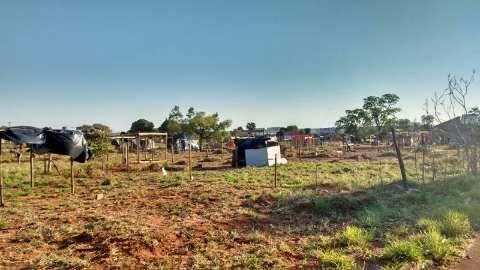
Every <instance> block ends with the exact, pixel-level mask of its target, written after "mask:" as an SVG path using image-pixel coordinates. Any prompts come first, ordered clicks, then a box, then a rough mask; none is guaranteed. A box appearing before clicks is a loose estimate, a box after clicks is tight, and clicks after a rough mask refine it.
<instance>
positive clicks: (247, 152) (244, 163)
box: [232, 137, 287, 167]
mask: <svg viewBox="0 0 480 270" xmlns="http://www.w3.org/2000/svg"><path fill="white" fill-rule="evenodd" d="M234 143H235V151H234V152H233V157H232V163H233V164H232V165H233V166H234V167H237V166H238V167H263V166H272V165H274V164H275V159H276V162H277V164H286V163H287V160H286V159H284V158H282V155H281V151H280V145H279V144H278V142H276V141H272V140H271V139H270V138H269V137H256V138H236V139H235V141H234Z"/></svg>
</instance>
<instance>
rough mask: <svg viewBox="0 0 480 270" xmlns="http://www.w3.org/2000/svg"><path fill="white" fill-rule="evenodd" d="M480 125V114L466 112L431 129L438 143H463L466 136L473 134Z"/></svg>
mask: <svg viewBox="0 0 480 270" xmlns="http://www.w3.org/2000/svg"><path fill="white" fill-rule="evenodd" d="M479 127H480V115H478V114H465V115H462V116H457V117H455V118H453V119H450V120H448V121H445V122H443V123H441V124H438V125H437V126H435V127H434V128H433V130H432V131H431V137H432V139H433V140H435V142H436V143H441V144H462V143H464V141H465V136H472V135H474V134H475V132H478V128H479Z"/></svg>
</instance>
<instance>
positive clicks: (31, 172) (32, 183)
mask: <svg viewBox="0 0 480 270" xmlns="http://www.w3.org/2000/svg"><path fill="white" fill-rule="evenodd" d="M33 178H34V176H33V147H31V146H30V187H31V188H32V189H33V187H34V185H35V183H34V180H33Z"/></svg>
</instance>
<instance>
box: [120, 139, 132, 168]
mask: <svg viewBox="0 0 480 270" xmlns="http://www.w3.org/2000/svg"><path fill="white" fill-rule="evenodd" d="M122 152H123V151H122ZM125 165H126V166H127V173H129V172H130V164H129V161H128V143H127V145H126V147H125Z"/></svg>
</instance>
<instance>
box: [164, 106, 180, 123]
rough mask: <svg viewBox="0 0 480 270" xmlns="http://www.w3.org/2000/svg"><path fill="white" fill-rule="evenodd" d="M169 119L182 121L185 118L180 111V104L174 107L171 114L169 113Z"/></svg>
mask: <svg viewBox="0 0 480 270" xmlns="http://www.w3.org/2000/svg"><path fill="white" fill-rule="evenodd" d="M168 119H169V120H174V121H177V122H181V121H182V120H183V114H182V112H181V111H180V107H179V106H178V105H175V106H174V107H173V109H172V110H171V111H170V114H169V115H168Z"/></svg>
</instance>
